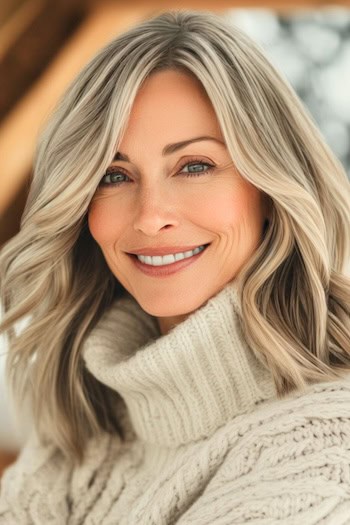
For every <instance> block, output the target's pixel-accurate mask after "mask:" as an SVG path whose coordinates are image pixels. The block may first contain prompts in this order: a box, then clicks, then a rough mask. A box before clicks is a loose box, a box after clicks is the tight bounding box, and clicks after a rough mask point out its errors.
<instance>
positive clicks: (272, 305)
mask: <svg viewBox="0 0 350 525" xmlns="http://www.w3.org/2000/svg"><path fill="white" fill-rule="evenodd" d="M167 69H173V70H177V71H180V72H185V73H187V74H189V75H193V76H194V77H196V78H197V79H198V80H199V81H200V82H201V84H202V86H203V87H204V89H205V91H206V93H207V95H208V97H209V99H210V101H211V103H212V105H213V108H214V110H215V112H216V115H217V118H218V121H219V124H220V127H221V129H222V132H223V136H224V139H225V141H226V144H227V148H228V151H229V153H230V155H231V158H232V160H233V162H234V164H235V166H236V168H237V170H238V171H239V173H240V174H241V176H242V177H244V178H245V179H246V180H247V181H249V182H250V183H251V184H253V185H254V186H255V187H256V188H258V189H259V190H261V191H262V192H264V193H265V194H266V195H267V196H268V198H269V199H270V202H271V217H270V222H269V224H268V227H267V229H266V233H265V236H264V238H263V240H262V242H261V244H260V245H259V247H258V249H257V250H256V251H255V252H254V254H253V255H252V256H251V258H250V260H249V261H248V262H247V263H246V264H245V266H244V267H243V268H242V269H241V270H240V272H239V275H238V276H237V283H238V284H239V288H238V290H239V294H240V297H241V302H242V327H243V330H244V334H245V337H246V340H247V342H248V344H249V345H250V346H251V348H252V349H253V351H254V352H255V353H256V355H258V356H259V358H260V359H262V360H263V362H265V363H266V365H267V366H268V367H269V369H270V370H271V373H272V374H273V378H274V381H275V384H276V388H277V392H278V396H279V397H283V396H285V395H287V394H288V393H289V392H292V391H293V390H295V389H304V388H305V387H306V386H307V385H308V384H310V383H314V382H321V381H327V380H335V379H337V378H341V377H343V376H344V375H346V374H348V373H349V372H350V276H349V273H348V270H349V266H348V265H349V256H350V183H349V180H348V178H347V176H346V173H345V171H344V169H343V167H342V165H341V163H340V162H339V161H338V160H337V159H336V158H335V156H334V155H333V154H332V152H331V151H330V149H329V147H328V146H327V145H326V143H325V141H324V139H323V137H322V136H321V134H320V132H319V131H318V129H317V127H316V126H315V124H314V123H313V120H312V118H311V117H310V115H309V114H308V112H307V111H306V109H305V108H304V107H303V105H302V104H301V102H300V100H299V99H298V97H297V96H296V94H295V92H294V91H293V89H292V88H291V87H290V86H289V84H288V82H287V81H286V80H284V79H283V78H282V77H281V75H280V74H279V73H278V72H277V71H276V70H275V68H274V67H273V66H272V65H271V64H270V62H269V60H268V59H267V58H266V57H265V56H264V53H263V52H262V50H260V48H259V46H257V45H256V44H255V43H254V42H253V41H252V40H251V39H250V38H248V37H247V36H246V35H245V34H244V33H242V32H241V31H239V30H238V29H237V28H235V27H233V26H231V25H229V23H227V22H225V21H224V19H223V18H222V17H221V16H220V15H217V14H214V13H212V12H210V11H194V10H181V9H180V10H170V11H161V12H159V13H158V14H156V15H154V16H153V17H152V18H149V19H146V20H143V21H142V22H141V23H139V24H138V25H136V26H134V27H132V28H131V29H130V30H128V31H126V32H124V33H123V34H120V35H118V36H117V37H116V38H115V39H114V40H113V41H111V42H110V43H109V44H108V45H107V46H106V47H105V48H103V49H102V50H101V51H100V52H99V53H98V54H97V55H96V56H95V58H94V59H93V60H92V61H91V62H90V63H89V64H88V65H87V66H86V67H85V68H84V69H83V70H82V71H81V73H80V74H79V75H78V76H77V78H76V79H75V80H74V82H73V83H72V84H71V85H70V86H69V88H68V89H67V91H66V93H65V94H64V96H63V97H62V99H61V101H60V103H59V104H58V106H57V109H56V111H55V112H54V113H53V115H52V116H51V118H50V120H49V122H48V124H47V125H46V128H45V129H44V131H43V133H42V135H41V137H40V140H39V144H38V148H37V152H36V158H35V164H34V173H33V178H32V181H31V187H30V192H29V196H28V200H27V203H26V206H25V210H24V213H23V216H22V221H21V228H20V231H19V233H18V234H17V235H15V236H14V237H13V238H12V239H11V240H10V241H9V242H7V244H6V245H5V246H4V247H3V249H2V250H1V254H0V286H1V304H2V309H3V314H4V315H3V320H2V323H1V325H0V332H4V333H5V334H6V335H7V340H8V356H7V362H6V377H7V380H8V384H9V386H10V390H11V393H12V396H13V399H14V401H15V404H16V405H17V409H18V410H20V409H21V406H22V403H24V402H25V400H30V405H31V407H32V414H33V420H34V422H35V428H36V430H37V432H38V435H39V436H40V438H41V440H42V441H43V442H47V441H50V442H53V443H55V444H56V445H57V446H58V447H59V448H60V449H61V451H62V452H63V454H65V455H66V456H68V457H69V458H70V459H71V460H72V461H74V462H75V461H77V462H78V463H81V462H82V461H83V456H84V449H85V445H86V443H87V441H88V439H89V438H90V437H92V436H95V435H97V434H98V433H99V432H100V431H101V430H104V431H107V432H111V433H116V434H118V435H120V436H121V437H122V434H123V432H122V429H121V426H120V424H119V422H118V419H117V417H116V415H115V410H114V409H113V407H114V406H115V403H116V399H117V398H118V396H119V394H118V393H116V392H113V391H112V390H110V389H108V387H105V386H104V385H102V384H101V383H99V382H98V381H97V380H95V378H94V377H92V376H91V375H90V374H89V373H88V371H87V370H86V368H85V367H84V363H83V360H82V357H81V350H82V346H83V342H84V340H85V339H86V337H87V336H88V334H89V333H90V331H91V330H92V328H93V327H94V326H95V325H96V323H97V322H98V320H99V319H100V318H101V316H102V315H103V313H104V312H105V311H106V310H107V309H108V308H109V307H110V306H111V305H112V303H113V302H114V301H115V300H116V299H117V298H119V297H121V296H122V295H123V293H125V290H124V288H123V287H122V285H121V284H120V283H119V282H118V281H117V279H116V278H115V276H114V275H113V274H112V272H111V271H110V269H109V268H108V266H107V264H106V262H105V260H104V257H103V254H102V252H101V250H100V248H99V246H98V245H97V243H96V242H95V240H94V239H93V238H92V236H91V234H90V232H89V228H88V223H87V211H88V207H89V204H90V202H91V200H92V198H93V196H94V193H95V191H96V189H97V186H98V184H99V182H100V179H101V178H102V176H103V174H104V173H105V171H106V169H107V167H108V166H109V165H110V163H111V162H112V159H113V156H114V153H115V151H116V149H118V144H119V143H120V141H121V138H122V135H123V132H124V130H125V129H126V126H127V122H128V117H129V115H130V112H131V109H132V105H133V102H134V99H135V96H136V94H137V92H138V90H139V89H140V87H141V85H142V83H143V82H144V81H145V80H146V79H147V77H148V76H149V75H151V74H152V73H155V72H157V71H162V70H167ZM25 319H29V320H30V322H28V323H27V324H26V327H25V328H23V329H22V330H20V331H19V330H16V326H17V323H18V322H19V321H21V320H25Z"/></svg>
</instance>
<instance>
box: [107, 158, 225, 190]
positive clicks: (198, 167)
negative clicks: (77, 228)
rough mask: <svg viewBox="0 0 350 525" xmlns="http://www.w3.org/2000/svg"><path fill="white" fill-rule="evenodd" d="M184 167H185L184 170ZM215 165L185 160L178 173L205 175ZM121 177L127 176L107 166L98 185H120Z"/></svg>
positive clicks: (121, 182)
mask: <svg viewBox="0 0 350 525" xmlns="http://www.w3.org/2000/svg"><path fill="white" fill-rule="evenodd" d="M184 168H187V170H185V169H184ZM214 168H215V166H214V165H213V164H209V163H208V162H202V161H191V162H186V164H184V165H183V166H182V167H181V168H180V169H179V171H178V173H180V174H181V173H184V174H185V176H186V177H195V176H199V175H202V174H203V175H206V174H208V173H209V172H211V171H212V170H213V169H214ZM123 177H126V178H127V179H128V178H129V177H128V175H126V173H124V172H123V171H121V169H120V168H114V169H113V167H112V168H109V169H108V170H107V171H106V173H105V175H104V176H103V177H102V179H101V182H100V186H104V187H108V186H109V187H115V186H120V185H121V184H123V183H124V182H126V181H125V180H123Z"/></svg>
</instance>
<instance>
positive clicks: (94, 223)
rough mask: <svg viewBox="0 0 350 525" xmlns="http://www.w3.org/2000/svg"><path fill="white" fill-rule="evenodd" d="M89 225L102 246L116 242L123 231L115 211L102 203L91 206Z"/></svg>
mask: <svg viewBox="0 0 350 525" xmlns="http://www.w3.org/2000/svg"><path fill="white" fill-rule="evenodd" d="M88 225H89V230H90V233H91V235H92V236H93V238H94V239H95V241H96V242H97V243H98V244H99V245H100V246H103V245H106V244H109V243H113V242H115V241H116V240H117V239H118V237H119V235H120V234H121V231H122V225H120V224H118V217H117V215H116V213H115V210H114V211H113V209H112V208H111V207H110V206H108V205H106V203H103V202H102V201H101V202H98V201H96V202H92V203H91V204H90V207H89V211H88ZM119 230H120V231H119Z"/></svg>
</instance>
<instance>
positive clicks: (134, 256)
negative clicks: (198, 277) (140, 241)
mask: <svg viewBox="0 0 350 525" xmlns="http://www.w3.org/2000/svg"><path fill="white" fill-rule="evenodd" d="M210 244H211V243H210V242H209V243H207V244H203V245H202V246H203V249H202V250H201V251H200V252H199V253H201V252H204V251H205V250H206V248H208V246H209V245H210ZM128 255H129V256H130V257H132V258H133V259H137V260H138V261H139V262H141V260H140V259H139V258H138V255H137V254H135V253H128ZM168 255H170V254H168ZM172 255H173V254H172ZM195 255H198V253H197V254H195ZM148 257H149V256H148ZM151 257H165V255H162V256H159V255H151ZM192 257H194V255H191V257H185V258H183V259H179V260H175V261H174V262H172V263H171V262H170V263H168V264H166V265H164V266H171V265H172V264H176V263H177V262H180V261H183V260H186V259H190V258H192ZM142 264H147V263H144V262H143V263H142Z"/></svg>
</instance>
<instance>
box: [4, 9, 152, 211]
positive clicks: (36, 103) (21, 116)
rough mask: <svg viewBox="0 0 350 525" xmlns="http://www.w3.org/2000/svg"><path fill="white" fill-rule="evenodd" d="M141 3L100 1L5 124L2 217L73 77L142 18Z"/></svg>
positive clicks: (20, 185) (20, 183) (17, 189)
mask: <svg viewBox="0 0 350 525" xmlns="http://www.w3.org/2000/svg"><path fill="white" fill-rule="evenodd" d="M142 15H144V11H142V9H141V8H133V7H132V8H130V7H128V8H121V7H120V6H119V5H118V4H101V5H100V6H99V7H98V8H97V9H96V10H94V11H93V12H92V13H91V15H90V16H89V17H87V19H86V21H85V22H83V23H82V25H81V26H80V27H79V29H78V30H77V32H76V33H75V34H74V36H73V37H72V38H71V39H70V40H69V41H68V43H67V45H66V46H65V47H64V48H63V49H62V51H61V52H60V53H59V55H58V56H57V58H56V59H55V60H54V61H53V62H52V64H51V65H50V66H49V67H48V69H47V70H46V71H45V72H44V74H43V75H42V76H41V77H40V79H39V80H38V81H37V82H36V84H35V85H34V86H33V88H32V89H31V90H30V91H29V93H28V94H27V95H26V96H25V97H24V98H23V99H22V100H21V101H20V102H19V103H18V104H17V105H16V106H15V108H14V110H13V111H12V112H11V113H10V114H9V115H8V117H7V118H6V119H5V120H4V121H3V123H2V125H1V127H0V159H1V171H0V217H1V216H2V215H3V213H4V211H5V210H6V208H7V206H8V205H9V204H10V203H11V202H12V201H13V199H14V197H15V195H16V194H17V193H18V192H19V191H20V188H21V187H22V185H23V184H24V181H25V177H26V176H27V174H28V173H30V170H31V165H32V161H33V154H34V151H35V146H36V142H37V137H38V134H39V131H40V129H41V127H42V126H43V124H44V122H45V120H46V118H47V116H48V115H49V113H50V112H51V110H52V109H53V108H54V107H55V105H56V103H57V101H58V99H59V98H60V96H61V95H62V94H63V92H64V90H65V88H66V87H67V85H68V84H69V82H70V81H71V80H72V79H73V78H74V77H75V76H76V74H77V73H78V72H79V71H80V69H81V68H82V67H83V66H84V65H85V64H86V63H87V62H88V61H89V60H90V58H92V56H93V55H94V54H95V53H96V51H97V50H98V49H99V48H100V47H102V46H103V45H104V44H106V43H107V42H108V41H109V40H111V39H112V38H113V36H115V35H116V34H118V33H120V32H122V31H124V30H126V29H128V28H129V27H130V26H132V25H134V24H135V23H137V22H138V21H140V20H141V19H142V17H143V16H142Z"/></svg>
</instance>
